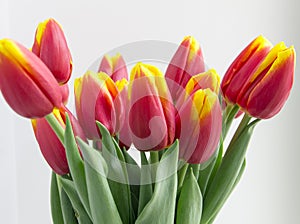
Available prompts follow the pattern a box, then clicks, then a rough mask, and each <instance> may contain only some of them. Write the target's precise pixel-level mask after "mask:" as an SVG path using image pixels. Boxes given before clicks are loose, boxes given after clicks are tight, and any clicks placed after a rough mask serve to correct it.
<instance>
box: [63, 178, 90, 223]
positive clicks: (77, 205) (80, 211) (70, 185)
mask: <svg viewBox="0 0 300 224" xmlns="http://www.w3.org/2000/svg"><path fill="white" fill-rule="evenodd" d="M59 181H60V183H61V185H62V187H63V189H64V191H65V192H66V193H67V195H68V197H69V199H70V201H71V204H72V206H73V208H74V209H75V210H76V214H77V216H78V217H77V219H78V221H79V223H80V224H93V222H92V220H90V217H89V215H88V214H87V212H86V210H85V208H84V207H83V205H82V203H81V200H80V198H79V196H78V194H77V191H76V189H75V186H74V182H72V181H71V180H69V179H66V178H63V177H61V176H60V177H59Z"/></svg>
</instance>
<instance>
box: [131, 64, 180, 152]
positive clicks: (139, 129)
mask: <svg viewBox="0 0 300 224" xmlns="http://www.w3.org/2000/svg"><path fill="white" fill-rule="evenodd" d="M128 96H129V102H130V103H129V105H130V108H129V115H128V116H129V118H128V120H129V121H128V122H129V129H130V134H131V139H132V142H133V144H134V145H135V147H136V148H137V149H138V150H141V151H149V150H161V149H164V148H165V147H167V146H169V145H170V144H171V143H173V141H174V135H175V109H174V106H173V103H172V98H171V95H170V93H169V90H168V87H167V83H166V81H165V79H164V76H163V74H162V73H161V71H160V70H159V69H157V68H156V67H154V66H152V65H147V64H142V63H138V64H137V65H136V66H135V67H134V68H133V69H132V71H131V74H130V82H129V87H128Z"/></svg>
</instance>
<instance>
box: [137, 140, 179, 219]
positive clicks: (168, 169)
mask: <svg viewBox="0 0 300 224" xmlns="http://www.w3.org/2000/svg"><path fill="white" fill-rule="evenodd" d="M177 162H178V140H176V141H175V143H174V144H173V145H171V146H170V147H169V149H168V150H167V151H166V152H165V153H164V155H163V156H162V158H161V160H160V163H159V165H158V167H157V173H156V183H155V188H154V193H153V196H152V198H151V200H150V201H149V202H148V204H147V205H146V206H145V208H144V209H143V211H142V212H141V214H140V215H139V216H138V218H137V220H136V222H135V223H136V224H152V223H159V224H160V223H162V224H173V223H174V215H175V202H176V191H177Z"/></svg>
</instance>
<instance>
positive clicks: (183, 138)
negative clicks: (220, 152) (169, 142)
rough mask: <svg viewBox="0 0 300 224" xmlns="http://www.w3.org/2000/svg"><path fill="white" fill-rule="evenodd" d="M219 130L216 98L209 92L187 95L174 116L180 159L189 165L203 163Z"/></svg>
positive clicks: (217, 138) (210, 154) (212, 148)
mask: <svg viewBox="0 0 300 224" xmlns="http://www.w3.org/2000/svg"><path fill="white" fill-rule="evenodd" d="M221 130H222V111H221V106H220V104H219V100H218V96H217V94H216V93H215V92H213V91H212V90H211V89H208V88H207V89H199V90H197V91H196V92H194V93H193V94H192V95H190V97H189V98H187V99H186V101H185V102H184V103H183V105H182V106H181V108H180V110H179V111H178V114H177V115H176V138H178V139H179V147H180V151H179V152H180V158H182V159H184V160H185V161H187V162H188V163H191V164H200V163H204V162H205V161H207V160H208V159H209V158H210V157H211V156H212V155H213V153H214V152H215V150H216V149H217V146H218V142H219V140H220V134H221Z"/></svg>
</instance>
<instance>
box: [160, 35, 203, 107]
mask: <svg viewBox="0 0 300 224" xmlns="http://www.w3.org/2000/svg"><path fill="white" fill-rule="evenodd" d="M204 71H205V64H204V59H203V55H202V51H201V48H200V46H199V44H198V42H197V41H196V40H195V38H193V37H191V36H187V37H185V38H184V40H183V41H182V42H181V44H180V46H179V48H178V49H177V51H176V53H175V55H174V56H173V58H172V59H171V62H170V64H169V66H168V68H167V70H166V80H167V84H168V86H169V89H170V93H171V96H172V98H173V101H174V102H176V101H177V99H178V97H179V96H180V94H181V92H182V91H183V89H184V88H185V86H186V84H187V82H188V81H189V80H190V78H191V77H192V76H193V75H197V74H199V73H202V72H204Z"/></svg>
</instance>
